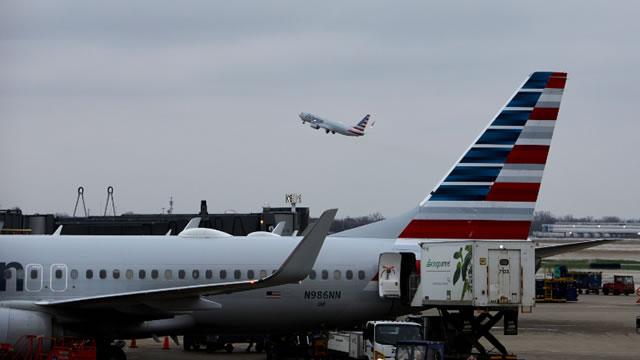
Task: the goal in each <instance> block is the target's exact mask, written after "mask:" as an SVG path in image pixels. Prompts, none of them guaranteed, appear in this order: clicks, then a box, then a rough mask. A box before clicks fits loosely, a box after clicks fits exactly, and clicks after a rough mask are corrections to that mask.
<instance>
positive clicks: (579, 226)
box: [534, 223, 640, 238]
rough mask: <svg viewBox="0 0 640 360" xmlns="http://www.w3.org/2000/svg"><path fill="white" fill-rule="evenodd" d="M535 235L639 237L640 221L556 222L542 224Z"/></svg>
mask: <svg viewBox="0 0 640 360" xmlns="http://www.w3.org/2000/svg"><path fill="white" fill-rule="evenodd" d="M534 235H535V236H536V237H541V238H544V237H547V238H548V237H554V238H558V237H560V238H565V237H567V238H571V237H579V238H585V237H586V238H606V237H611V238H640V223H557V224H543V225H542V231H539V232H536V233H535V234H534Z"/></svg>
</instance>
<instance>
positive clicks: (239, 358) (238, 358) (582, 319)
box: [126, 295, 640, 360]
mask: <svg viewBox="0 0 640 360" xmlns="http://www.w3.org/2000/svg"><path fill="white" fill-rule="evenodd" d="M637 300H638V297H637V296H624V295H620V296H612V295H609V296H604V295H581V296H580V297H579V300H578V302H575V303H544V304H537V305H536V307H535V308H534V310H533V312H532V313H530V314H520V319H519V334H518V335H517V336H504V335H502V329H501V328H494V334H495V335H496V336H497V337H498V338H499V339H500V340H501V341H502V342H503V343H504V344H505V345H506V347H507V349H508V350H509V351H511V352H513V353H514V354H516V355H518V358H519V359H527V360H542V359H544V360H549V359H566V360H578V359H580V360H582V359H594V360H600V359H601V360H605V359H607V360H622V359H640V334H636V329H635V321H636V317H637V316H640V304H636V301H637ZM138 345H139V348H138V349H126V352H127V355H128V359H129V360H147V359H148V360H151V359H166V360H174V359H175V360H178V359H180V360H191V359H214V360H264V359H265V358H266V356H265V355H264V353H255V352H252V353H246V352H245V351H244V350H245V348H246V345H245V344H242V345H237V346H236V349H235V350H234V352H233V353H231V354H228V353H226V352H214V353H207V352H204V351H200V352H190V353H186V352H183V351H182V349H181V348H180V347H177V346H176V345H175V344H174V343H173V342H171V349H170V350H162V344H158V343H155V342H153V341H152V340H141V341H138Z"/></svg>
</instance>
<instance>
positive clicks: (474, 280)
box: [412, 240, 535, 309]
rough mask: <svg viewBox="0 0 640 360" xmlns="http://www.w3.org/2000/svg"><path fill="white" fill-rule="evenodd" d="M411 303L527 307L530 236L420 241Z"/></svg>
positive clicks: (531, 293)
mask: <svg viewBox="0 0 640 360" xmlns="http://www.w3.org/2000/svg"><path fill="white" fill-rule="evenodd" d="M421 247H422V250H421V258H420V259H421V262H420V285H419V287H418V290H417V292H416V295H415V297H414V298H413V301H412V305H413V306H425V305H440V306H443V305H444V306H473V307H517V306H522V307H523V308H526V307H528V308H529V309H530V307H533V306H534V305H535V248H534V244H533V243H532V242H531V241H495V240H476V241H441V242H435V241H434V242H424V243H422V244H421Z"/></svg>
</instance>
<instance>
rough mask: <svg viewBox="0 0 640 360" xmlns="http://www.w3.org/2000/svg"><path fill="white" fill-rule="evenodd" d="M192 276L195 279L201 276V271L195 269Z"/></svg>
mask: <svg viewBox="0 0 640 360" xmlns="http://www.w3.org/2000/svg"><path fill="white" fill-rule="evenodd" d="M191 277H192V278H194V279H197V278H199V277H200V271H198V270H193V271H192V272H191Z"/></svg>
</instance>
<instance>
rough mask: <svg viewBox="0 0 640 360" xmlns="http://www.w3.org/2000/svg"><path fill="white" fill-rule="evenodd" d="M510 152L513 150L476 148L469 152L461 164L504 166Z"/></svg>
mask: <svg viewBox="0 0 640 360" xmlns="http://www.w3.org/2000/svg"><path fill="white" fill-rule="evenodd" d="M510 152H511V149H503V148H474V149H471V150H469V151H468V152H467V153H466V154H465V155H464V157H463V158H462V160H460V162H461V163H489V164H504V162H505V161H506V160H507V156H509V153H510Z"/></svg>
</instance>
